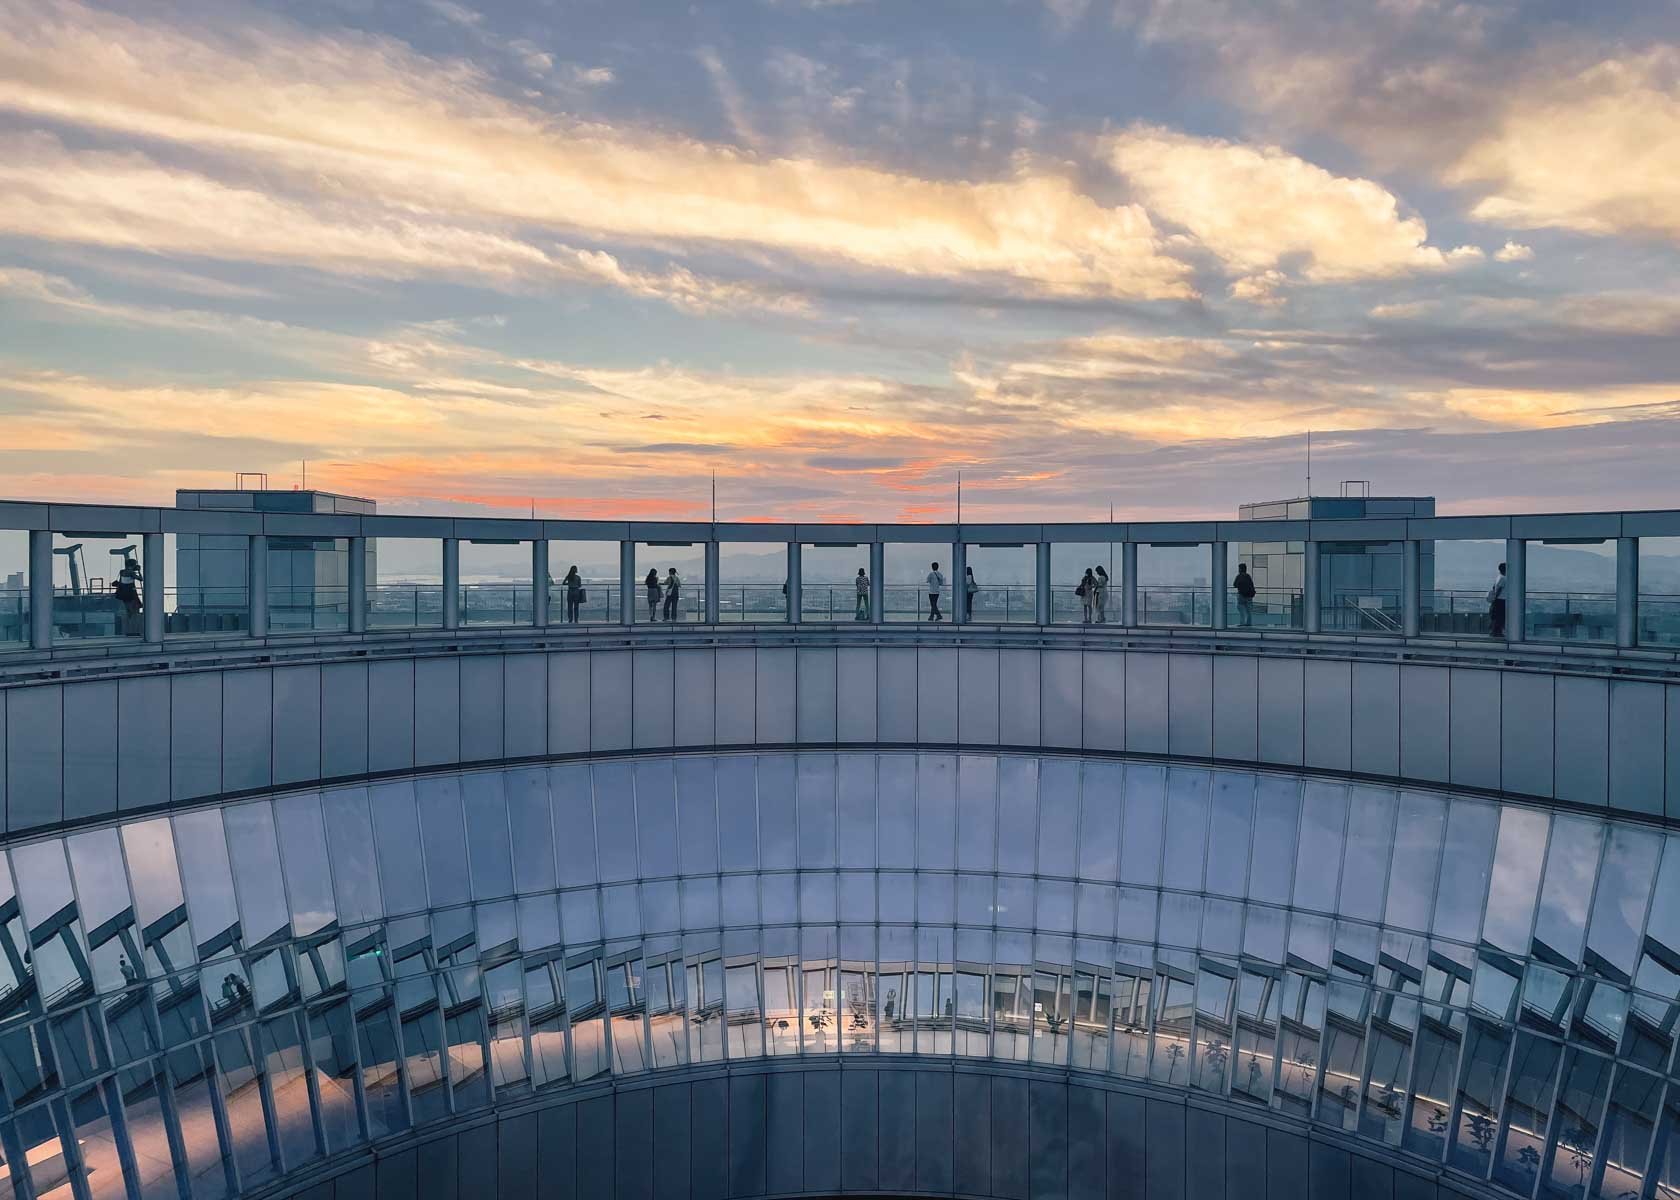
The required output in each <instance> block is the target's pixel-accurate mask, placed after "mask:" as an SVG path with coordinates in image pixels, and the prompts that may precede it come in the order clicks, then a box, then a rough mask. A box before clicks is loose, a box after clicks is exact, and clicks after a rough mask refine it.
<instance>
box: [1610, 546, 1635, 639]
mask: <svg viewBox="0 0 1680 1200" xmlns="http://www.w3.org/2000/svg"><path fill="white" fill-rule="evenodd" d="M1638 644H1639V539H1638V538H1630V537H1623V538H1617V539H1616V645H1617V646H1620V647H1621V648H1622V649H1624V650H1625V649H1629V648H1631V647H1633V646H1637V645H1638Z"/></svg>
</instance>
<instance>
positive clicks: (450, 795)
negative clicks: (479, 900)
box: [409, 775, 472, 908]
mask: <svg viewBox="0 0 1680 1200" xmlns="http://www.w3.org/2000/svg"><path fill="white" fill-rule="evenodd" d="M414 799H415V805H416V807H417V808H418V809H419V810H420V845H421V850H422V852H423V858H422V861H423V862H424V863H425V866H426V886H427V890H428V891H429V892H430V893H431V907H433V908H442V907H444V906H445V905H450V904H465V903H466V902H467V901H469V900H471V899H472V885H471V883H470V882H469V880H468V876H467V844H466V839H467V831H466V825H465V824H464V822H463V819H462V816H461V779H460V777H459V776H457V775H434V776H428V777H422V778H420V779H417V780H415V781H414ZM409 869H410V870H412V869H413V867H412V865H411V866H410V868H409Z"/></svg>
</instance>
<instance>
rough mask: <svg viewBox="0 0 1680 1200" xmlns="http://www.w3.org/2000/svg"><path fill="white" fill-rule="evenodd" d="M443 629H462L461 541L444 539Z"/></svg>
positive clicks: (458, 539)
mask: <svg viewBox="0 0 1680 1200" xmlns="http://www.w3.org/2000/svg"><path fill="white" fill-rule="evenodd" d="M443 627H444V628H445V629H459V628H460V627H461V539H460V538H444V539H443Z"/></svg>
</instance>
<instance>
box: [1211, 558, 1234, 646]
mask: <svg viewBox="0 0 1680 1200" xmlns="http://www.w3.org/2000/svg"><path fill="white" fill-rule="evenodd" d="M1229 556H1230V551H1229V550H1228V549H1227V543H1225V542H1214V543H1213V553H1212V555H1211V556H1210V557H1211V558H1212V559H1213V571H1212V574H1213V588H1212V592H1211V595H1210V597H1209V601H1210V603H1211V604H1212V606H1213V612H1212V614H1211V615H1212V618H1213V627H1214V628H1215V629H1223V628H1225V587H1226V584H1225V580H1226V578H1227V577H1228V576H1229V575H1230V572H1229V571H1227V570H1226V569H1225V568H1226V566H1227V565H1228V564H1227V562H1226V559H1227V558H1228V557H1229Z"/></svg>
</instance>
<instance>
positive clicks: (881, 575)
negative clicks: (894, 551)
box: [869, 542, 887, 625]
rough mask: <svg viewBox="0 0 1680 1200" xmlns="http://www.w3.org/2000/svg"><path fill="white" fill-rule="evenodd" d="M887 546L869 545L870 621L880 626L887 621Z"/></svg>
mask: <svg viewBox="0 0 1680 1200" xmlns="http://www.w3.org/2000/svg"><path fill="white" fill-rule="evenodd" d="M886 602H887V544H886V543H885V542H870V543H869V619H870V620H871V621H873V622H874V623H875V624H877V625H879V624H880V623H881V622H882V621H885V620H886V619H887V611H886Z"/></svg>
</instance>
